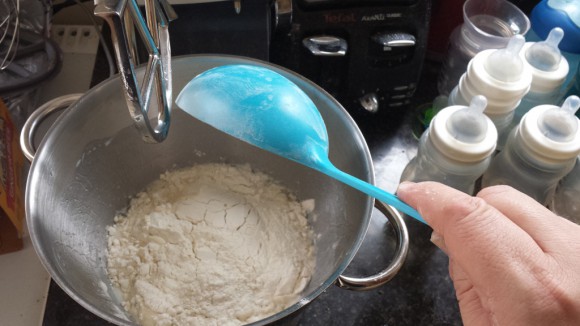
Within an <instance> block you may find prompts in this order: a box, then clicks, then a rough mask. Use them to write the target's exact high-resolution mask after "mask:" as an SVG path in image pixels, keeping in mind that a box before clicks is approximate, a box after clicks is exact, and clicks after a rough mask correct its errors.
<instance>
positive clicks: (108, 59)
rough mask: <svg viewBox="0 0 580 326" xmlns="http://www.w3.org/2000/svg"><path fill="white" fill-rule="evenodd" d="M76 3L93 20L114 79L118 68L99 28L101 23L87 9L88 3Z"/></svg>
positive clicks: (76, 0)
mask: <svg viewBox="0 0 580 326" xmlns="http://www.w3.org/2000/svg"><path fill="white" fill-rule="evenodd" d="M74 2H76V3H77V4H78V5H79V7H81V9H82V10H83V11H84V12H85V13H86V14H87V15H88V16H89V18H90V19H91V21H92V23H93V26H94V27H95V31H96V32H97V35H98V36H99V43H100V44H101V47H102V48H103V52H104V53H105V57H106V59H107V64H108V65H109V77H112V76H113V75H115V68H116V67H117V66H116V64H115V61H114V60H113V56H112V55H111V50H110V48H109V46H108V45H107V42H106V41H105V37H104V36H103V33H102V32H101V28H100V27H99V23H98V22H97V20H96V19H95V15H94V14H93V13H92V12H91V11H90V10H89V9H88V8H87V7H85V3H86V2H85V3H82V2H81V1H80V0H74Z"/></svg>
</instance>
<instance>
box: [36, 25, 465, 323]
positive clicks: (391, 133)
mask: <svg viewBox="0 0 580 326" xmlns="http://www.w3.org/2000/svg"><path fill="white" fill-rule="evenodd" d="M106 34H107V33H105V35H106ZM438 70H439V65H438V64H437V63H431V62H425V64H424V68H423V73H422V77H421V79H420V80H419V84H418V88H417V91H416V93H415V97H414V98H413V99H412V104H411V106H410V107H408V108H405V109H402V110H399V111H397V112H387V113H379V114H375V115H370V114H369V115H366V116H365V115H360V116H358V115H357V118H358V119H355V120H356V122H357V124H358V125H359V127H360V129H361V131H362V133H363V135H364V136H365V139H366V140H367V144H368V146H369V148H370V151H371V155H372V158H373V164H374V168H375V178H376V184H377V185H378V186H379V187H381V188H383V189H386V190H388V191H395V190H396V187H397V184H398V181H399V177H400V175H401V172H402V171H403V168H404V167H405V165H406V164H407V162H408V161H409V160H410V159H411V158H412V157H413V156H414V155H415V154H416V150H417V140H416V137H415V136H414V134H413V132H412V129H413V127H415V126H416V123H415V121H416V114H417V109H416V108H417V107H418V106H420V105H421V104H423V103H426V102H429V101H431V100H432V99H433V98H434V97H435V96H436V95H437V94H436V85H435V81H436V79H437V78H436V77H437V73H438ZM107 71H108V67H107V64H106V60H104V56H103V55H102V50H99V54H98V56H97V63H96V66H95V70H94V73H93V84H96V83H98V82H100V81H102V80H103V79H105V78H106V77H107V76H106V73H107ZM347 110H349V108H348V107H347ZM406 222H407V227H408V231H409V238H410V245H409V254H408V257H407V260H406V262H405V264H404V266H403V268H402V269H401V271H400V272H399V274H398V275H397V276H396V277H395V278H394V279H393V280H392V281H390V282H389V283H388V284H386V285H384V286H382V287H379V288H377V289H374V290H370V291H363V292H353V291H349V290H344V289H340V288H338V287H336V286H331V287H329V288H328V289H327V290H326V291H325V292H324V293H322V294H321V295H320V296H319V297H318V298H317V299H316V300H314V301H313V302H311V303H310V304H309V305H307V306H306V307H304V308H303V309H302V310H301V313H300V314H299V316H298V318H297V320H296V321H297V323H298V324H299V325H308V326H310V325H313V326H314V325H338V326H340V325H368V326H373V325H461V324H462V323H461V317H460V314H459V308H458V305H457V301H456V298H455V291H454V289H453V284H452V282H451V280H450V278H449V274H448V258H447V256H446V255H445V254H444V253H443V252H442V251H440V250H439V249H437V248H436V247H435V246H434V245H433V244H432V243H431V242H430V241H429V238H430V235H431V229H430V228H429V227H427V226H425V225H423V224H421V223H419V222H417V221H415V220H412V219H407V220H406ZM394 249H395V243H394V236H393V231H392V229H391V227H390V224H389V223H388V222H387V220H386V218H385V217H384V216H382V215H381V214H380V213H378V211H377V212H375V213H373V216H372V219H371V224H370V226H369V230H368V233H367V236H366V237H365V240H364V242H363V244H362V246H361V248H360V249H359V251H358V253H357V255H356V257H355V258H354V260H353V262H352V263H351V264H350V266H349V267H348V269H347V271H346V274H347V275H350V276H367V275H370V274H373V273H376V272H378V271H380V270H381V269H383V268H385V267H386V266H387V265H388V264H389V262H390V260H391V257H392V254H393V252H394ZM43 325H45V326H68V325H70V326H72V325H74V326H77V325H86V326H91V325H110V324H109V323H107V322H106V321H104V320H102V319H100V318H99V317H97V316H95V315H93V314H92V313H91V312H89V311H88V310H86V309H84V308H83V307H82V306H80V305H79V304H78V303H76V302H75V301H74V300H73V299H72V298H70V297H69V296H68V295H67V294H66V293H65V292H64V291H63V290H61V289H60V288H59V287H58V285H56V283H54V282H51V284H50V289H49V294H48V299H47V305H46V310H45V315H44V321H43Z"/></svg>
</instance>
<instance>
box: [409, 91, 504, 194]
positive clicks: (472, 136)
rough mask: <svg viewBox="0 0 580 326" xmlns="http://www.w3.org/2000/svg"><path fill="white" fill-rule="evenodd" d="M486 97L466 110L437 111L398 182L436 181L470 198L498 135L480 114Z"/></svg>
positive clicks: (474, 99)
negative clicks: (415, 154)
mask: <svg viewBox="0 0 580 326" xmlns="http://www.w3.org/2000/svg"><path fill="white" fill-rule="evenodd" d="M486 102H487V101H486V99H485V97H483V96H481V95H479V96H475V97H473V99H472V100H471V104H470V105H469V107H466V106H461V105H455V106H449V107H446V108H444V109H442V110H441V111H439V112H438V113H437V114H436V115H435V117H434V118H433V120H431V123H430V125H429V128H427V130H425V132H424V133H423V135H421V138H420V140H419V149H418V152H417V156H415V157H414V158H413V159H412V160H411V161H410V162H409V164H407V166H406V167H405V169H404V170H403V174H402V175H401V181H416V182H418V181H438V182H441V183H443V184H446V185H448V186H450V187H453V188H455V189H457V190H460V191H463V192H465V193H468V194H473V191H474V188H475V181H476V180H477V179H479V177H481V175H482V174H483V172H484V171H485V170H486V169H487V167H488V166H489V163H490V157H491V154H492V153H493V152H494V150H495V146H496V142H497V131H496V129H495V126H494V125H493V122H491V120H490V119H489V118H488V117H487V116H486V115H485V114H483V110H484V109H485V106H486Z"/></svg>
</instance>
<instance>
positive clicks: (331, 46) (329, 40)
mask: <svg viewBox="0 0 580 326" xmlns="http://www.w3.org/2000/svg"><path fill="white" fill-rule="evenodd" d="M302 44H303V45H304V46H305V47H306V48H307V49H308V51H310V53H312V54H314V55H316V56H344V55H346V50H347V48H348V45H347V43H346V41H345V40H344V39H342V38H340V37H336V36H328V35H321V36H311V37H307V38H305V39H303V40H302Z"/></svg>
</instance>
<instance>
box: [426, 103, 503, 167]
mask: <svg viewBox="0 0 580 326" xmlns="http://www.w3.org/2000/svg"><path fill="white" fill-rule="evenodd" d="M486 105H487V100H486V98H485V97H484V96H482V95H477V96H474V97H473V99H472V100H471V103H470V105H469V107H466V106H461V105H454V106H449V107H446V108H444V109H443V110H441V111H440V112H439V113H437V115H435V117H434V118H433V120H432V121H431V127H430V137H431V140H432V142H433V144H434V145H435V147H436V148H437V149H438V150H439V151H440V152H441V153H442V154H444V155H446V156H448V157H450V158H452V159H454V160H456V161H460V162H470V163H473V162H479V161H481V160H483V159H485V158H487V157H488V156H489V155H491V154H492V153H493V152H494V150H495V146H496V143H497V130H496V128H495V126H494V124H493V122H492V121H491V120H490V119H489V118H488V117H487V116H486V115H485V114H483V111H484V110H485V107H486Z"/></svg>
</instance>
